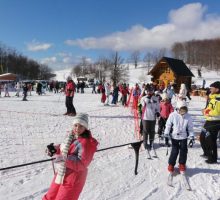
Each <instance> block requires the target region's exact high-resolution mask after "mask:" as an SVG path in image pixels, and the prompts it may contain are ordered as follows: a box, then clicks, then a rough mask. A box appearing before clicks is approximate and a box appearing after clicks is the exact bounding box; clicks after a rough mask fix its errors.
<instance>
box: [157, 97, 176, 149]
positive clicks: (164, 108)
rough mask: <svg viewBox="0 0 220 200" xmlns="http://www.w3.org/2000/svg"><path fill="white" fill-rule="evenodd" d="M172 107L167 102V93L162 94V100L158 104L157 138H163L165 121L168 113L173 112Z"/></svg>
mask: <svg viewBox="0 0 220 200" xmlns="http://www.w3.org/2000/svg"><path fill="white" fill-rule="evenodd" d="M173 110H174V109H173V106H172V104H171V102H170V100H169V97H168V95H167V93H163V94H162V100H161V102H160V119H159V121H158V132H157V133H158V135H159V138H163V132H164V129H165V125H166V121H167V119H168V117H169V115H170V113H172V112H173ZM166 145H168V140H167V138H166Z"/></svg>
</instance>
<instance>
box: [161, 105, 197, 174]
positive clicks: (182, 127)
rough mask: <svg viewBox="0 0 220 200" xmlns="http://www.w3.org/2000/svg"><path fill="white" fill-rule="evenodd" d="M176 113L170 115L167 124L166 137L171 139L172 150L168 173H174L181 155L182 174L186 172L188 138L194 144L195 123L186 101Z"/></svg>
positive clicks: (180, 168)
mask: <svg viewBox="0 0 220 200" xmlns="http://www.w3.org/2000/svg"><path fill="white" fill-rule="evenodd" d="M178 106H179V107H177V108H176V111H174V112H173V113H171V114H170V116H169V117H168V119H167V122H166V128H165V131H164V136H165V137H167V138H169V137H171V142H172V150H171V154H170V157H169V161H168V163H169V166H168V171H169V172H170V173H173V172H174V166H175V164H176V159H177V156H178V154H179V171H180V173H183V174H184V172H185V170H186V160H187V138H188V137H189V138H190V140H191V141H190V143H191V144H193V142H194V132H193V122H192V118H191V116H190V115H189V114H188V108H187V105H186V103H185V101H182V104H179V105H178Z"/></svg>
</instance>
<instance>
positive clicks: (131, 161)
mask: <svg viewBox="0 0 220 200" xmlns="http://www.w3.org/2000/svg"><path fill="white" fill-rule="evenodd" d="M12 95H13V94H12ZM12 95H11V96H12ZM64 99H65V97H64V95H63V94H53V93H48V94H47V95H45V96H37V95H36V94H33V95H32V96H28V100H29V101H27V102H24V101H21V98H17V97H14V96H12V97H10V98H5V97H4V98H3V97H2V98H0V168H3V167H8V166H13V165H19V164H23V163H28V162H33V161H38V160H44V159H47V158H48V157H47V156H46V155H45V153H44V151H45V147H46V145H47V144H50V143H51V142H54V143H60V142H62V139H63V137H64V136H65V134H66V132H67V131H68V130H70V128H71V122H72V118H71V117H68V116H63V115H62V114H63V113H64V112H65V105H64ZM74 105H75V107H76V110H77V111H78V112H87V113H88V114H89V115H90V121H89V126H90V129H91V131H92V133H93V135H94V137H95V138H96V139H97V140H98V141H99V147H98V148H99V149H102V148H106V147H110V146H115V145H120V144H126V143H130V142H135V141H137V140H136V138H135V134H134V119H133V114H132V113H131V110H130V108H124V107H122V106H121V105H119V106H117V107H113V106H109V107H107V106H103V105H102V104H101V103H100V95H99V94H91V89H90V88H88V89H86V93H85V94H76V96H75V98H74ZM204 105H205V100H204V99H203V98H201V97H193V99H192V101H190V103H189V112H190V113H191V114H192V116H193V120H194V124H195V132H199V130H200V129H201V127H202V125H203V122H204V119H203V117H202V115H201V109H202V108H203V107H204ZM156 138H157V136H156ZM155 143H156V144H155V146H156V148H157V154H158V157H159V158H154V159H153V160H148V159H147V157H146V152H145V151H144V150H143V149H141V150H140V158H139V167H138V175H134V166H135V154H134V150H133V149H132V148H129V147H128V146H124V147H120V148H116V149H110V150H106V151H102V152H97V153H96V154H95V157H94V160H93V162H92V164H91V165H90V167H89V175H88V178H87V182H86V185H85V187H84V189H83V192H82V194H81V196H80V200H148V199H150V200H158V199H163V200H167V199H183V200H192V199H193V200H198V199H199V200H207V199H210V200H217V199H220V190H219V185H220V165H219V162H220V160H219V159H218V164H213V165H208V164H206V163H205V162H204V159H203V158H201V157H200V155H201V154H202V150H201V148H200V145H199V142H198V141H196V144H195V146H194V147H193V148H190V149H189V154H188V161H187V174H188V176H189V182H190V184H191V187H192V191H186V190H185V189H183V188H182V187H181V184H180V175H177V176H176V177H174V188H171V187H169V186H167V185H166V182H167V175H168V173H167V160H168V156H166V151H167V148H166V147H159V145H158V139H156V142H155ZM169 151H170V149H169ZM219 155H220V152H219ZM52 178H53V169H52V164H51V162H46V163H41V164H35V165H30V166H26V167H21V168H17V169H11V170H7V171H0V199H1V200H29V199H34V200H40V199H41V197H42V196H43V194H44V193H45V192H46V191H47V189H48V187H49V185H50V182H51V180H52Z"/></svg>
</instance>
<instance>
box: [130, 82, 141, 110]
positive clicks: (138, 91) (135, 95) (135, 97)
mask: <svg viewBox="0 0 220 200" xmlns="http://www.w3.org/2000/svg"><path fill="white" fill-rule="evenodd" d="M132 95H133V109H137V107H138V99H139V97H140V95H141V89H140V87H139V85H138V84H137V83H136V84H135V88H134V90H133V92H132Z"/></svg>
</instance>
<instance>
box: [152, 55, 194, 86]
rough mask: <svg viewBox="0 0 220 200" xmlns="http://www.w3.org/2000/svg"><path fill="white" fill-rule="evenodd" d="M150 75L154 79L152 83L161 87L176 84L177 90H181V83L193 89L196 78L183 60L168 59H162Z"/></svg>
mask: <svg viewBox="0 0 220 200" xmlns="http://www.w3.org/2000/svg"><path fill="white" fill-rule="evenodd" d="M148 74H150V75H151V76H152V77H153V78H152V81H153V82H156V83H157V84H159V85H164V86H165V87H166V86H167V85H168V84H169V83H174V84H175V86H176V87H175V89H176V90H179V88H180V85H181V83H185V84H186V86H187V87H188V88H189V89H191V82H192V77H193V76H194V75H193V73H192V72H191V71H190V69H189V68H188V67H187V66H186V65H185V63H184V62H183V61H182V60H178V59H174V58H168V57H163V58H161V59H160V61H159V62H158V63H157V64H156V65H155V66H154V67H153V68H152V69H151V71H150V72H149V73H148Z"/></svg>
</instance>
